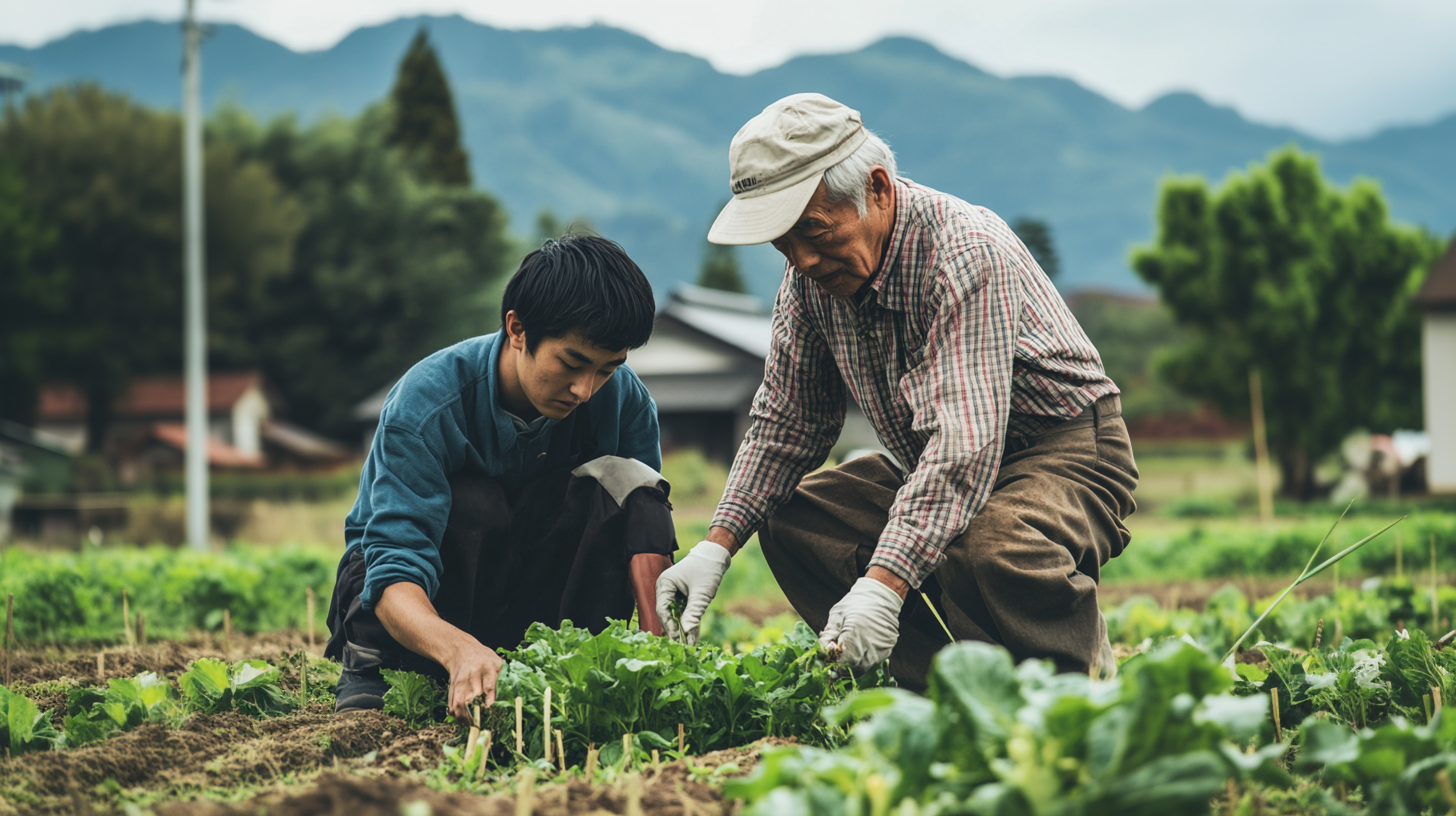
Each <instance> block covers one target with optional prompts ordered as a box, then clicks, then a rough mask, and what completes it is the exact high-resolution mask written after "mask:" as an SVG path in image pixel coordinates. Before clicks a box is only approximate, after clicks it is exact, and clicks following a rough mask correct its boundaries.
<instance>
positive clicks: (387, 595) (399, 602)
mask: <svg viewBox="0 0 1456 816" xmlns="http://www.w3.org/2000/svg"><path fill="white" fill-rule="evenodd" d="M374 614H375V615H376V616H377V617H378V618H379V622H380V623H382V624H384V628H385V630H386V631H388V632H389V634H390V635H391V636H393V637H394V639H395V640H397V641H399V643H400V645H401V646H403V647H405V648H406V649H409V650H410V651H412V652H414V653H415V654H418V655H423V656H425V657H428V658H429V659H431V660H433V661H435V662H436V663H439V664H440V665H442V666H449V665H450V663H451V661H452V659H453V658H454V656H455V655H456V654H457V653H458V651H459V649H460V645H461V643H462V638H467V639H470V640H472V641H473V640H474V638H471V637H470V635H468V634H466V633H465V632H463V631H461V630H460V629H459V628H457V627H455V626H453V625H451V624H450V623H448V622H446V621H445V619H444V618H441V617H440V614H439V613H438V612H436V611H435V605H434V604H432V603H430V597H429V596H428V595H426V594H425V590H424V589H423V588H421V587H420V586H419V585H418V584H412V583H409V582H407V581H404V582H400V583H397V584H390V585H389V586H387V587H385V588H384V592H383V593H381V594H380V596H379V601H378V603H376V604H375V605H374Z"/></svg>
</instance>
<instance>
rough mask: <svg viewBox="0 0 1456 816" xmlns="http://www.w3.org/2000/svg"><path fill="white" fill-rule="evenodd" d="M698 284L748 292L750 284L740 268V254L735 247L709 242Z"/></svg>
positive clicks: (710, 287) (721, 289)
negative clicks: (734, 250) (745, 279)
mask: <svg viewBox="0 0 1456 816" xmlns="http://www.w3.org/2000/svg"><path fill="white" fill-rule="evenodd" d="M698 285H699V286H701V287H703V288H705V289H718V290H720V291H723V292H737V293H738V294H741V295H746V294H748V284H747V283H746V282H745V281H744V280H743V273H742V272H740V271H739V269H738V256H737V255H736V254H735V253H734V252H733V247H731V246H723V245H722V244H711V243H710V244H708V249H707V251H706V252H704V253H703V268H702V271H700V272H699V273H698Z"/></svg>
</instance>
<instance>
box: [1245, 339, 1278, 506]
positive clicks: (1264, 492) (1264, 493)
mask: <svg viewBox="0 0 1456 816" xmlns="http://www.w3.org/2000/svg"><path fill="white" fill-rule="evenodd" d="M1249 409H1250V410H1249V415H1250V418H1251V419H1252V420H1253V425H1254V468H1255V472H1256V474H1257V476H1258V479H1259V520H1260V521H1262V522H1264V523H1265V524H1268V523H1269V522H1271V521H1273V520H1274V474H1273V472H1271V471H1270V470H1269V435H1268V430H1267V429H1266V428H1265V427H1264V384H1263V380H1262V379H1261V378H1260V376H1259V368H1258V366H1255V367H1253V368H1250V369H1249Z"/></svg>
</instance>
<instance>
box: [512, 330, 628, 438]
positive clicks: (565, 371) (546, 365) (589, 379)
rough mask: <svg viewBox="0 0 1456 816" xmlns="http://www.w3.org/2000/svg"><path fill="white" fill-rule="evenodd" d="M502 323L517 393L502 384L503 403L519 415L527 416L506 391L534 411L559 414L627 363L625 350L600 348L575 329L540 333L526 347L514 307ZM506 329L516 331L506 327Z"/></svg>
mask: <svg viewBox="0 0 1456 816" xmlns="http://www.w3.org/2000/svg"><path fill="white" fill-rule="evenodd" d="M513 318H514V319H513ZM513 323H514V327H513V326H512V325H511V324H513ZM506 324H507V327H506V328H507V331H506V333H507V335H508V336H509V338H510V348H508V349H506V350H505V353H507V354H510V355H512V357H513V361H514V366H513V368H514V372H515V379H516V381H517V383H518V386H519V387H518V393H517V394H514V395H513V394H512V392H513V391H516V390H517V389H512V388H511V387H510V383H509V382H508V381H507V382H505V383H504V385H505V391H506V395H505V396H506V400H507V406H506V407H508V408H511V409H512V410H513V412H514V413H516V414H517V415H518V416H521V418H522V419H530V418H531V417H529V416H524V415H523V414H522V410H521V409H523V408H524V406H520V405H510V404H509V402H510V398H511V397H512V396H515V397H516V400H517V401H518V402H519V401H520V400H521V398H524V400H525V401H527V402H529V403H530V407H531V408H532V409H534V411H535V413H538V414H541V415H542V416H546V417H549V418H551V419H565V418H566V417H567V416H568V415H569V414H570V413H571V412H572V411H574V410H576V407H577V406H578V405H580V404H582V403H583V402H586V401H587V400H589V399H591V398H592V395H594V394H596V392H597V391H598V390H599V389H600V388H601V387H602V386H603V385H606V384H607V380H609V379H611V378H612V374H614V373H616V371H617V368H618V367H619V366H621V365H622V364H623V363H625V362H627V352H626V350H625V349H616V350H613V349H604V348H602V347H600V346H598V345H596V344H594V343H592V342H591V341H590V340H587V339H586V338H585V337H582V336H581V335H580V334H578V333H576V332H571V333H570V334H567V335H566V336H564V337H547V338H544V339H542V340H541V342H540V343H538V344H536V350H535V351H534V352H532V351H531V350H530V349H528V348H527V347H526V333H525V330H524V329H522V328H521V327H520V319H519V318H516V317H515V312H510V313H508V314H507V316H506ZM512 328H516V329H518V331H511V329H512ZM503 369H504V366H503ZM503 379H505V378H503Z"/></svg>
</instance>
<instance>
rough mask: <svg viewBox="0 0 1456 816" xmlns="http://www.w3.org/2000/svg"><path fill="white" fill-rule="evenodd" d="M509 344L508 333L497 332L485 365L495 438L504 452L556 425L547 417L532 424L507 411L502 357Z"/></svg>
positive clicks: (539, 418)
mask: <svg viewBox="0 0 1456 816" xmlns="http://www.w3.org/2000/svg"><path fill="white" fill-rule="evenodd" d="M508 344H509V341H508V340H507V339H506V333H505V332H504V331H498V332H496V333H495V344H494V345H493V346H492V347H491V348H490V349H489V350H488V351H487V352H486V354H488V355H490V359H489V360H487V361H486V363H485V380H486V383H487V386H486V395H487V396H488V397H489V398H490V416H491V419H492V420H493V421H494V423H495V437H496V439H497V440H499V443H500V449H501V450H503V451H508V450H510V449H511V448H514V447H515V446H516V442H517V441H518V438H519V437H521V436H523V435H524V436H527V437H528V438H529V437H532V436H534V435H535V434H537V433H540V432H541V431H542V430H544V429H545V428H547V427H549V426H551V425H553V424H555V420H552V419H547V418H546V417H545V416H540V417H537V418H536V419H535V420H534V421H532V422H526V421H525V420H524V419H521V418H520V417H518V416H516V415H515V414H512V413H511V412H510V411H507V410H506V407H505V404H504V403H503V402H501V383H500V356H501V355H502V354H505V352H506V346H507V345H508ZM518 423H519V424H518Z"/></svg>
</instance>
